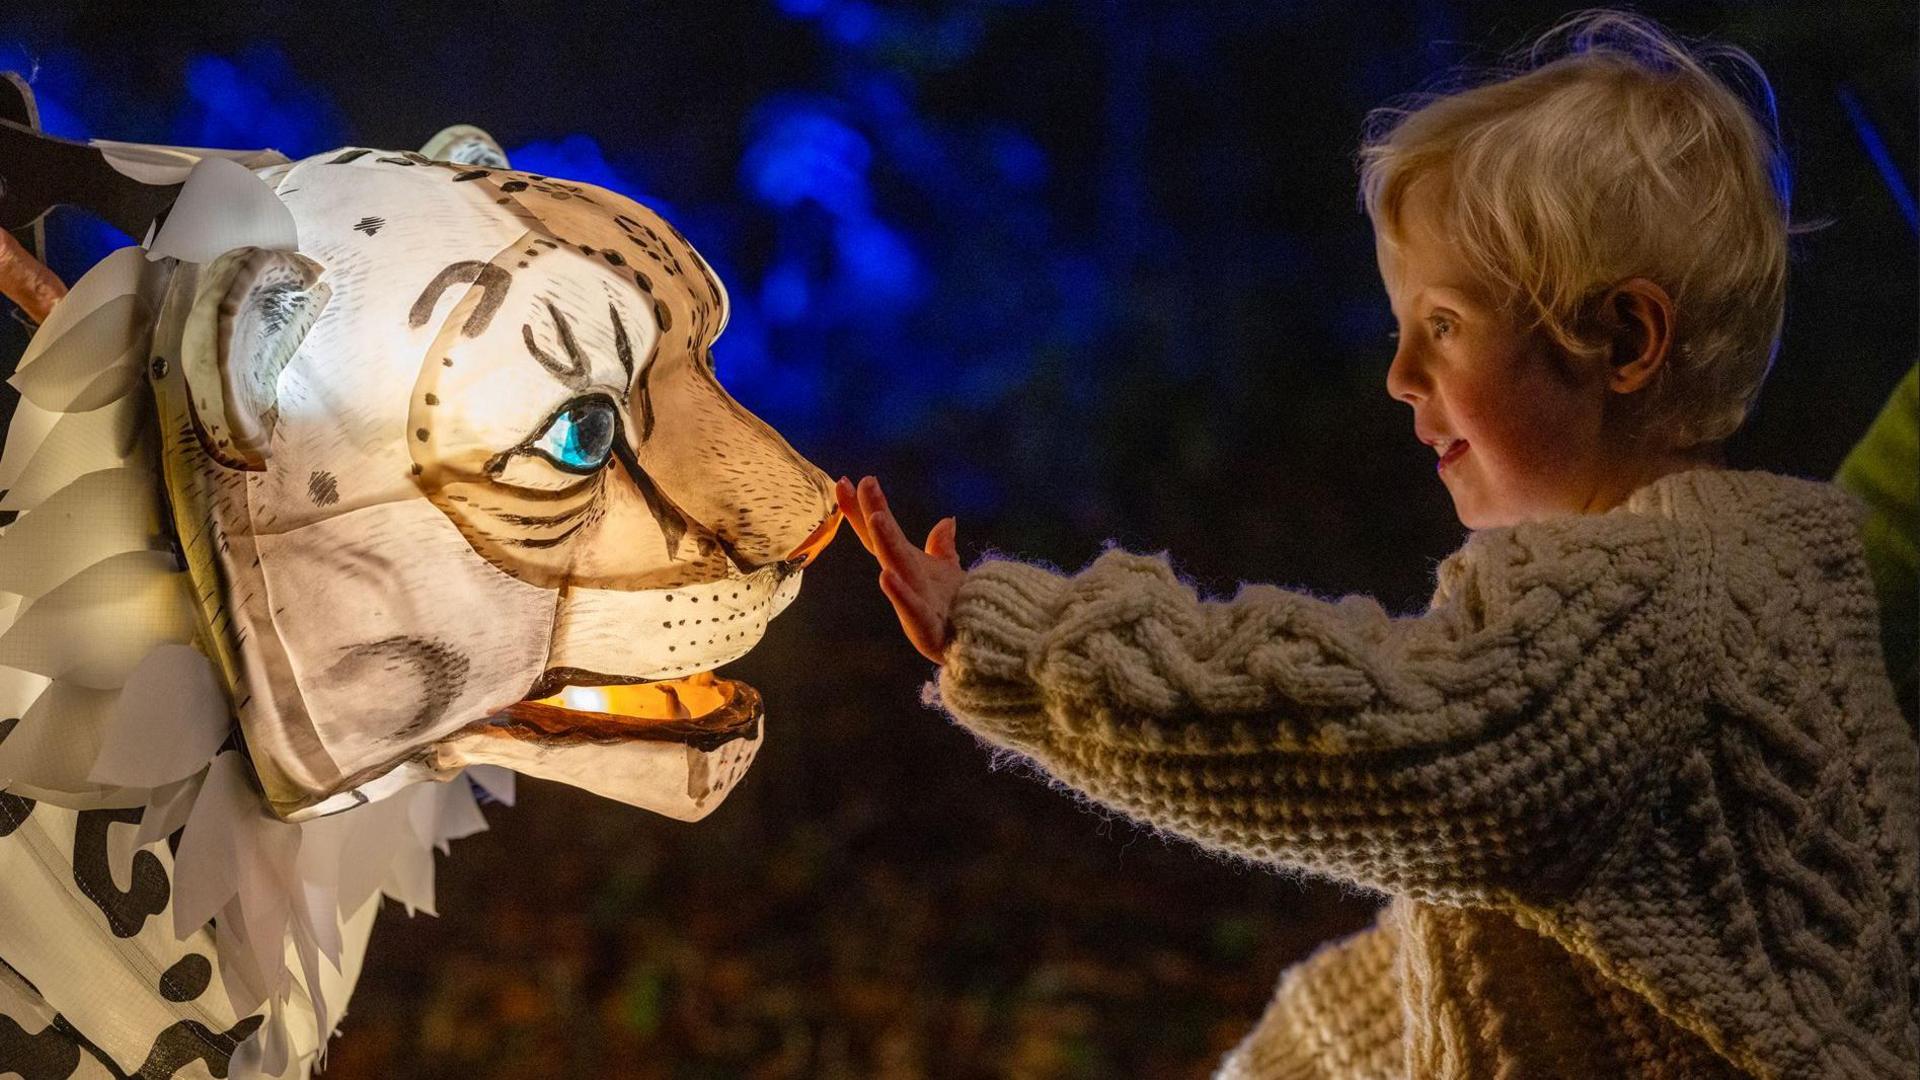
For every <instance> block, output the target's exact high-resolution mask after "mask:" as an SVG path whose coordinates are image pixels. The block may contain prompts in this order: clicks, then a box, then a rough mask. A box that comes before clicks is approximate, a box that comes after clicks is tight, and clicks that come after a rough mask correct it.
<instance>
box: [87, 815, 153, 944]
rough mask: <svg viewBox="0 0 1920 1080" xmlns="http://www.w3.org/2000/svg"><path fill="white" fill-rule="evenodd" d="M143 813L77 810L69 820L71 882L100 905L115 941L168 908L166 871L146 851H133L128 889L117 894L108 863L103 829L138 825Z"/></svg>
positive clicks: (135, 930)
mask: <svg viewBox="0 0 1920 1080" xmlns="http://www.w3.org/2000/svg"><path fill="white" fill-rule="evenodd" d="M145 813H146V811H145V810H144V809H143V808H141V807H138V806H130V807H126V808H125V809H119V810H82V811H80V812H79V813H78V814H77V815H75V819H74V827H73V880H74V882H75V884H77V885H79V886H80V890H81V891H82V892H84V893H86V894H87V896H88V897H89V898H91V899H92V900H93V902H94V903H95V904H96V905H98V906H99V908H100V913H101V914H103V915H105V916H106V917H107V926H108V928H109V929H111V930H112V931H113V934H114V936H115V937H123V938H125V937H132V936H133V935H135V934H137V933H139V932H140V927H142V926H144V925H145V924H146V921H147V918H148V916H151V915H158V914H160V913H161V912H163V911H165V910H166V909H167V897H168V896H169V895H171V891H172V887H171V884H170V883H169V882H168V881H167V871H166V869H165V868H164V867H162V866H161V865H160V860H159V859H158V858H157V857H155V856H154V854H153V853H152V852H150V851H136V852H134V853H133V874H132V878H131V885H130V887H129V888H128V889H127V891H126V892H121V891H120V889H119V887H118V886H116V885H114V883H113V871H112V869H111V868H110V867H109V866H108V865H107V830H108V828H109V827H110V826H112V825H114V824H115V823H119V824H125V825H138V824H139V823H140V819H141V817H142V816H144V815H145Z"/></svg>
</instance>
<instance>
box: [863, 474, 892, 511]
mask: <svg viewBox="0 0 1920 1080" xmlns="http://www.w3.org/2000/svg"><path fill="white" fill-rule="evenodd" d="M860 508H861V509H862V510H865V511H866V513H867V517H868V518H872V517H873V515H875V514H877V513H879V512H881V511H883V510H888V509H891V507H889V506H888V505H887V493H886V492H884V491H881V490H880V481H879V480H877V479H875V478H874V477H871V476H863V477H861V478H860Z"/></svg>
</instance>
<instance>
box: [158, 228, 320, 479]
mask: <svg viewBox="0 0 1920 1080" xmlns="http://www.w3.org/2000/svg"><path fill="white" fill-rule="evenodd" d="M324 273H325V270H324V268H323V267H322V266H321V265H320V264H319V263H317V262H315V261H313V260H312V259H309V258H307V257H306V256H305V255H301V254H300V253H298V252H293V251H270V250H267V249H265V248H257V247H242V248H235V249H233V250H232V251H229V252H227V253H226V254H224V255H221V256H220V257H219V258H217V259H215V260H214V261H213V262H212V263H211V264H210V265H209V266H208V267H207V269H206V271H205V272H204V273H203V274H202V275H201V277H200V282H199V285H198V287H197V288H196V289H195V291H194V298H193V306H192V308H191V309H189V311H188V313H187V320H186V326H185V329H184V332H183V334H182V337H181V345H180V351H181V357H180V366H181V371H182V373H183V375H184V376H185V378H186V383H187V398H188V401H189V402H190V403H191V405H192V409H193V417H194V421H195V427H196V429H197V430H198V431H199V434H200V439H201V443H202V445H203V446H204V447H205V449H206V451H207V453H208V454H209V455H210V456H212V457H213V459H214V460H216V461H218V462H220V463H221V464H222V465H226V466H227V467H229V468H234V469H247V470H251V471H255V472H258V471H262V470H264V469H265V468H266V467H267V445H268V443H269V441H270V440H271V439H272V436H273V429H274V425H275V423H276V422H277V420H278V415H279V380H280V372H281V371H283V370H285V368H286V366H287V362H288V361H290V360H292V359H293V354H294V353H296V352H298V351H299V350H300V343H301V342H302V341H303V340H304V339H305V338H306V336H307V331H308V330H309V329H311V328H312V327H313V324H314V321H315V320H316V319H318V318H319V317H320V311H321V309H322V308H324V307H326V304H327V300H328V299H329V298H330V297H331V296H332V295H333V290H332V288H330V287H329V286H328V285H327V284H326V282H324V281H322V280H321V277H322V276H323V274H324Z"/></svg>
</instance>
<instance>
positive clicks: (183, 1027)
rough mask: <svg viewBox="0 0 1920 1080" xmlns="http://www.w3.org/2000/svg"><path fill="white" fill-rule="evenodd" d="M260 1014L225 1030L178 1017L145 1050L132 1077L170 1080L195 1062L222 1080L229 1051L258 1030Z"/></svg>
mask: <svg viewBox="0 0 1920 1080" xmlns="http://www.w3.org/2000/svg"><path fill="white" fill-rule="evenodd" d="M265 1019H266V1017H264V1016H249V1017H247V1018H246V1019H244V1020H241V1021H240V1022H239V1023H237V1024H235V1025H233V1026H232V1027H231V1028H228V1029H227V1030H225V1031H214V1030H213V1029H212V1028H209V1027H208V1026H207V1025H205V1024H202V1023H200V1022H199V1021H197V1020H182V1021H180V1022H179V1023H177V1024H174V1025H173V1026H172V1027H169V1028H168V1029H167V1030H165V1031H163V1032H161V1033H160V1036H159V1038H156V1039H155V1040H153V1049H151V1050H149V1051H147V1060H146V1061H145V1062H144V1063H142V1064H141V1066H140V1071H139V1072H137V1073H135V1074H133V1077H132V1080H172V1077H173V1075H174V1074H175V1073H178V1072H179V1071H180V1070H181V1069H184V1068H186V1067H187V1066H188V1065H190V1064H192V1063H193V1062H195V1061H204V1062H206V1063H207V1072H209V1073H211V1074H212V1075H213V1076H214V1077H215V1078H216V1080H226V1075H227V1067H228V1066H229V1065H230V1064H232V1062H233V1052H234V1051H235V1050H238V1049H239V1048H240V1044H241V1043H243V1042H245V1041H246V1040H247V1036H249V1035H252V1034H253V1033H254V1032H255V1031H256V1030H258V1029H259V1027H260V1023H261V1021H263V1020H265Z"/></svg>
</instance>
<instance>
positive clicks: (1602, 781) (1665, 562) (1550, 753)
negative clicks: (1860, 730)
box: [937, 513, 1706, 899]
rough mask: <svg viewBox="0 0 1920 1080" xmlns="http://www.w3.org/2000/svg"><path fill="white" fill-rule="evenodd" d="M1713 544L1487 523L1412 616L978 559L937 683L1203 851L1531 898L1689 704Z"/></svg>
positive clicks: (1415, 886) (966, 719) (1104, 571)
mask: <svg viewBox="0 0 1920 1080" xmlns="http://www.w3.org/2000/svg"><path fill="white" fill-rule="evenodd" d="M1690 549H1691V550H1690ZM1703 556H1704V541H1702V540H1698V539H1697V538H1694V537H1692V536H1691V535H1690V534H1689V533H1688V532H1687V531H1686V527H1684V526H1682V525H1680V524H1678V523H1675V522H1673V521H1671V520H1667V519H1661V518H1655V517H1651V516H1643V515H1632V514H1626V513H1616V514H1608V515H1604V516H1597V517H1589V518H1578V519H1567V520H1565V521H1560V522H1551V523H1542V524H1537V525H1524V526H1520V527H1516V528H1512V529H1495V530H1487V531H1484V532H1482V533H1479V534H1477V535H1476V536H1475V537H1474V538H1473V539H1472V540H1471V541H1469V543H1468V544H1467V546H1466V547H1465V548H1463V549H1462V550H1461V551H1460V552H1458V553H1456V554H1455V555H1454V556H1452V557H1451V558H1450V559H1448V560H1447V562H1446V563H1444V564H1443V565H1442V566H1441V569H1440V574H1439V577H1440V581H1439V588H1438V590H1437V592H1436V596H1435V602H1434V605H1433V606H1432V608H1430V610H1429V611H1428V612H1427V614H1425V615H1422V616H1419V617H1411V618H1391V617H1389V616H1388V615H1387V614H1386V613H1385V612H1384V611H1383V610H1382V609H1381V607H1380V606H1379V605H1378V604H1377V603H1375V602H1373V601H1372V600H1368V599H1365V598H1361V597H1348V598H1346V599H1344V600H1341V601H1338V602H1327V601H1324V600H1319V599H1315V598H1314V597H1311V596H1308V595H1305V594H1302V593H1298V592H1291V591H1287V590H1284V589H1280V588H1276V587H1274V586H1270V585H1244V586H1242V587H1241V589H1240V591H1239V593H1238V594H1237V595H1236V596H1234V597H1233V599H1231V600H1228V601H1210V600H1202V599H1200V598H1199V597H1198V596H1197V595H1196V594H1195V592H1194V590H1193V589H1192V588H1191V587H1190V586H1189V585H1187V584H1186V583H1184V582H1183V581H1181V580H1180V579H1179V578H1178V577H1177V576H1176V575H1175V574H1174V572H1173V570H1172V569H1171V568H1170V566H1169V565H1168V563H1167V562H1166V560H1165V558H1164V557H1146V556H1140V555H1133V554H1128V553H1127V552H1124V551H1121V550H1118V549H1114V550H1109V551H1107V552H1106V553H1105V554H1103V555H1102V556H1101V557H1100V558H1099V559H1097V560H1095V561H1094V563H1093V564H1092V565H1091V566H1089V567H1088V568H1087V569H1086V570H1084V571H1082V572H1081V573H1079V574H1077V575H1075V576H1073V577H1063V576H1060V575H1058V574H1055V573H1052V572H1050V571H1047V570H1044V569H1041V568H1039V567H1034V566H1029V565H1026V564H1023V563H1018V562H1011V561H999V560H994V561H987V562H984V563H982V564H980V565H978V566H976V567H975V568H974V569H973V570H972V571H971V572H969V573H968V575H967V578H966V580H965V582H964V584H963V585H962V587H961V589H960V593H959V595H958V597H957V599H956V602H955V606H954V610H953V637H952V644H951V645H950V647H949V651H948V654H947V659H946V663H945V665H944V666H943V668H942V670H941V673H940V677H939V682H938V687H937V692H938V699H939V703H940V704H942V705H943V706H944V707H945V708H946V709H947V710H948V711H949V712H951V713H952V714H953V715H954V716H955V717H956V718H957V719H958V720H959V721H960V722H961V723H963V724H965V725H966V726H968V727H969V728H970V729H972V730H973V731H974V732H975V733H976V734H977V735H979V736H980V737H982V738H983V739H985V740H986V741H988V742H990V743H993V744H996V745H999V746H1002V747H1006V748H1010V749H1013V750H1016V751H1018V752H1020V753H1022V754H1025V755H1027V756H1030V757H1031V758H1033V759H1034V760H1035V761H1036V762H1038V763H1039V764H1040V765H1041V766H1042V767H1044V768H1045V769H1046V770H1047V771H1048V772H1049V773H1051V774H1052V775H1053V776H1054V777H1055V778H1057V779H1058V780H1060V781H1062V782H1064V783H1065V784H1067V785H1070V786H1071V787H1074V788H1076V789H1079V790H1080V791H1082V792H1084V793H1086V794H1087V795H1089V796H1091V797H1092V798H1093V799H1095V800H1097V801H1099V802H1101V803H1104V804H1107V805H1109V806H1111V807H1113V808H1115V809H1118V810H1120V811H1121V812H1123V813H1126V814H1128V815H1129V816H1132V817H1134V818H1137V819H1139V820H1142V821H1144V822H1146V823H1148V824H1151V825H1154V826H1157V827H1160V828H1163V829H1166V830H1169V831H1172V832H1175V833H1179V834H1182V835H1185V836H1187V837H1189V838H1191V839H1194V840H1196V841H1199V842H1200V843H1202V844H1204V845H1208V846H1212V847H1216V848H1220V849H1225V850H1227V851H1230V852H1233V853H1236V854H1240V855H1244V856H1248V857H1251V858H1254V859H1258V860H1262V861H1270V862H1279V863H1285V864H1290V865H1294V866H1301V867H1305V868H1308V869H1312V870H1315V871H1318V872H1321V873H1325V874H1329V875H1332V876H1335V877H1340V878H1344V879H1347V880H1350V881H1354V882H1357V883H1359V884H1362V885H1365V886H1368V887H1372V888H1378V889H1383V890H1389V891H1394V892H1399V893H1403V894H1410V895H1414V896H1416V897H1432V898H1435V899H1439V898H1443V897H1446V896H1449V895H1457V896H1468V895H1473V896H1480V897H1483V898H1484V897H1485V896H1486V893H1487V891H1488V890H1495V889H1514V890H1521V889H1523V888H1524V889H1525V890H1526V891H1532V890H1533V889H1535V888H1537V887H1539V885H1540V883H1542V882H1547V881H1553V880H1556V879H1557V878H1558V875H1562V874H1571V873H1575V872H1577V870H1578V864H1579V863H1580V861H1581V857H1583V856H1591V855H1593V854H1595V852H1596V850H1597V848H1598V845H1599V843H1600V842H1601V839H1602V837H1603V835H1604V834H1605V833H1607V832H1608V831H1610V830H1611V828H1612V826H1613V825H1614V824H1615V823H1617V822H1618V821H1619V819H1620V817H1621V815H1622V814H1623V812H1624V811H1625V810H1626V809H1627V807H1628V806H1629V805H1630V804H1631V803H1632V801H1633V800H1634V799H1635V798H1636V797H1637V793H1638V792H1639V791H1640V790H1642V788H1643V787H1644V786H1645V785H1647V784H1648V782H1649V780H1650V778H1651V774H1652V770H1653V769H1654V768H1655V767H1656V766H1657V764H1658V762H1659V761H1660V759H1661V756H1662V749H1663V747H1665V746H1667V745H1669V744H1671V743H1672V742H1673V741H1674V740H1675V739H1677V738H1680V737H1682V736H1683V734H1684V733H1683V732H1681V731H1680V730H1678V729H1679V728H1681V727H1683V726H1684V725H1685V724H1687V723H1688V722H1689V720H1688V718H1689V717H1693V718H1696V719H1695V720H1694V721H1693V722H1697V718H1698V717H1699V716H1700V715H1701V714H1702V710H1701V709H1700V707H1699V701H1700V695H1701V693H1702V692H1703V691H1702V689H1701V687H1700V685H1699V684H1700V683H1701V682H1702V679H1701V677H1700V675H1699V674H1698V672H1697V670H1696V668H1697V665H1696V660H1695V658H1697V657H1699V656H1701V655H1703V653H1704V634H1705V633H1706V628H1705V627H1704V626H1703V625H1702V624H1703V623H1704V620H1703V619H1702V618H1699V617H1698V616H1699V614H1700V613H1699V611H1698V608H1699V607H1700V606H1701V602H1700V599H1699V594H1700V591H1701V589H1700V585H1699V580H1698V579H1699V574H1698V573H1697V572H1694V571H1690V570H1689V569H1688V567H1689V566H1697V565H1699V564H1703V563H1704V562H1705V559H1704V557H1703ZM1689 579H1692V580H1689ZM1689 701H1691V702H1692V704H1691V706H1689V705H1688V704H1687V703H1688V702H1689Z"/></svg>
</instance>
